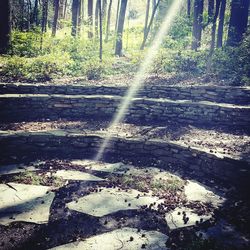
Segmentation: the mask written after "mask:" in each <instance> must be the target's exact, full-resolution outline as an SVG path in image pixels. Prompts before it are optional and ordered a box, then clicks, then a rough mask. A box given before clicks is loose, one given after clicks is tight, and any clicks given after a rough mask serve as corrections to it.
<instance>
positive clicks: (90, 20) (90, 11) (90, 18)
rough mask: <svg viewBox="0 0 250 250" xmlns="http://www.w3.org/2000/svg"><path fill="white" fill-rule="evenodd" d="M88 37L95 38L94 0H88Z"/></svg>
mask: <svg viewBox="0 0 250 250" xmlns="http://www.w3.org/2000/svg"><path fill="white" fill-rule="evenodd" d="M88 26H89V30H88V37H89V38H93V0H88Z"/></svg>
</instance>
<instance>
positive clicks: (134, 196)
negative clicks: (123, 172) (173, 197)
mask: <svg viewBox="0 0 250 250" xmlns="http://www.w3.org/2000/svg"><path fill="white" fill-rule="evenodd" d="M154 202H155V203H156V204H158V203H160V202H163V200H159V198H157V197H153V196H150V195H149V194H148V195H146V196H144V194H143V193H141V192H139V191H137V190H134V189H130V190H128V191H127V192H126V191H123V190H119V189H118V188H103V189H102V190H101V191H100V192H98V193H92V194H89V195H86V196H84V197H81V198H80V199H79V200H77V201H72V202H70V203H68V204H67V207H68V208H69V209H72V210H75V211H78V212H81V213H86V214H90V215H92V216H96V217H102V216H104V215H107V214H111V213H114V212H117V211H120V210H130V209H139V208H140V207H141V206H144V205H150V204H152V203H154ZM152 208H154V207H152Z"/></svg>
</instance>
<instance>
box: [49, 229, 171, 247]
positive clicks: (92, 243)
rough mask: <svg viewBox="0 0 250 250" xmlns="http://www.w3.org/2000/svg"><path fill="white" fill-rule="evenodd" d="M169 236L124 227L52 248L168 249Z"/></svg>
mask: <svg viewBox="0 0 250 250" xmlns="http://www.w3.org/2000/svg"><path fill="white" fill-rule="evenodd" d="M167 240H168V236H167V235H164V234H162V233H160V232H157V231H145V230H141V231H140V232H138V230H137V229H136V228H128V227H124V228H121V229H117V230H114V231H112V232H108V233H104V234H100V235H97V236H93V237H90V238H87V239H86V240H84V241H78V242H73V243H69V244H66V245H62V246H58V247H54V248H51V250H52V249H53V250H67V249H68V250H71V249H79V250H83V249H84V250H91V249H92V250H97V249H102V250H117V249H121V250H138V249H141V248H142V245H145V247H146V249H151V250H161V249H166V245H165V243H166V241H167Z"/></svg>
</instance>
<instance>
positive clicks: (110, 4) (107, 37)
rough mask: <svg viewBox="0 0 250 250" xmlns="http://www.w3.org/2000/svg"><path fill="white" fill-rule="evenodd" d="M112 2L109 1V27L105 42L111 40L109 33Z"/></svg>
mask: <svg viewBox="0 0 250 250" xmlns="http://www.w3.org/2000/svg"><path fill="white" fill-rule="evenodd" d="M112 2H113V1H112V0H110V1H109V8H108V17H107V27H106V37H105V42H107V41H108V40H109V32H110V20H111V10H112Z"/></svg>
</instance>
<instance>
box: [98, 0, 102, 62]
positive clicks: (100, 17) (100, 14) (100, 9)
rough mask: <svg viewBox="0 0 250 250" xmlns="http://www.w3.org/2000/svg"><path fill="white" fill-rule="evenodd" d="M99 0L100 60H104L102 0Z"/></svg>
mask: <svg viewBox="0 0 250 250" xmlns="http://www.w3.org/2000/svg"><path fill="white" fill-rule="evenodd" d="M98 2H99V4H98V5H99V26H100V47H99V59H100V62H102V18H103V17H102V2H101V0H98Z"/></svg>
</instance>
